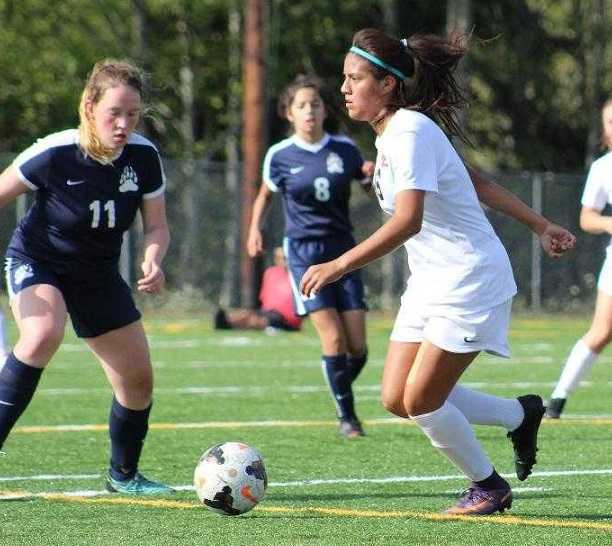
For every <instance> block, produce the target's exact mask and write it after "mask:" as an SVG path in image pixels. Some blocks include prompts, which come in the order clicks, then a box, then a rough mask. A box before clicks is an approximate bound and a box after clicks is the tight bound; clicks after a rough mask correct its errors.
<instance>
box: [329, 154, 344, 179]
mask: <svg viewBox="0 0 612 546" xmlns="http://www.w3.org/2000/svg"><path fill="white" fill-rule="evenodd" d="M327 172H328V173H330V174H331V173H338V174H342V173H343V172H344V162H343V161H342V158H341V157H340V156H339V155H338V154H337V153H335V152H332V153H330V154H329V155H328V156H327Z"/></svg>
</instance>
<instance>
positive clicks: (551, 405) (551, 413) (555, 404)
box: [544, 398, 566, 419]
mask: <svg viewBox="0 0 612 546" xmlns="http://www.w3.org/2000/svg"><path fill="white" fill-rule="evenodd" d="M565 401H566V398H551V399H550V401H549V402H548V406H546V413H545V414H544V417H546V418H548V419H559V417H561V414H562V413H563V407H564V406H565Z"/></svg>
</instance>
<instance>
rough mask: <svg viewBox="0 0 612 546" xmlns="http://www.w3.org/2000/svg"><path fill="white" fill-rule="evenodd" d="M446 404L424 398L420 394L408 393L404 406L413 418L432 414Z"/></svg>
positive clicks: (427, 397)
mask: <svg viewBox="0 0 612 546" xmlns="http://www.w3.org/2000/svg"><path fill="white" fill-rule="evenodd" d="M443 403H444V402H443V401H442V402H440V401H438V400H434V399H432V398H431V397H429V396H423V395H422V394H419V393H413V394H410V393H408V394H407V395H405V396H404V400H403V406H404V409H405V411H406V413H407V414H408V415H410V416H412V417H416V416H417V415H423V414H425V413H431V412H432V411H435V410H437V409H438V408H440V407H441V406H442V404H443Z"/></svg>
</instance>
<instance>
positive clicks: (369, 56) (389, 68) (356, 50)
mask: <svg viewBox="0 0 612 546" xmlns="http://www.w3.org/2000/svg"><path fill="white" fill-rule="evenodd" d="M349 51H350V52H351V53H355V55H359V56H360V57H363V58H364V59H367V60H368V61H370V62H371V63H373V64H375V65H376V66H380V68H384V69H385V70H386V71H387V72H391V74H393V75H394V76H397V77H398V78H399V79H400V80H405V79H406V76H405V75H404V73H403V72H401V71H400V70H398V69H397V68H393V67H392V66H389V65H388V64H387V63H385V62H384V61H382V60H381V59H379V58H378V57H376V55H372V54H371V53H368V52H367V51H364V50H363V49H361V48H359V47H356V46H353V47H351V49H350V50H349Z"/></svg>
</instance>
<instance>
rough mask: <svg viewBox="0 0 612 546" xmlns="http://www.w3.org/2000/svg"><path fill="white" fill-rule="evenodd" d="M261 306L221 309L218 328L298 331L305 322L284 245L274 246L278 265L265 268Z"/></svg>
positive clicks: (215, 322) (216, 319) (217, 320)
mask: <svg viewBox="0 0 612 546" xmlns="http://www.w3.org/2000/svg"><path fill="white" fill-rule="evenodd" d="M259 301H260V302H261V309H234V310H230V311H225V310H223V309H218V310H217V312H216V313H215V316H214V327H215V329H216V330H231V329H250V330H265V329H266V328H275V329H278V330H288V331H296V330H299V329H300V327H301V325H302V318H301V317H299V316H298V315H297V314H296V312H295V308H294V304H293V294H292V292H291V281H290V280H289V272H288V271H287V265H286V262H285V254H284V253H283V249H282V248H281V247H276V248H275V249H274V265H272V266H270V267H268V268H267V269H266V270H265V271H264V275H263V280H262V282H261V290H260V291H259Z"/></svg>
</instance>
